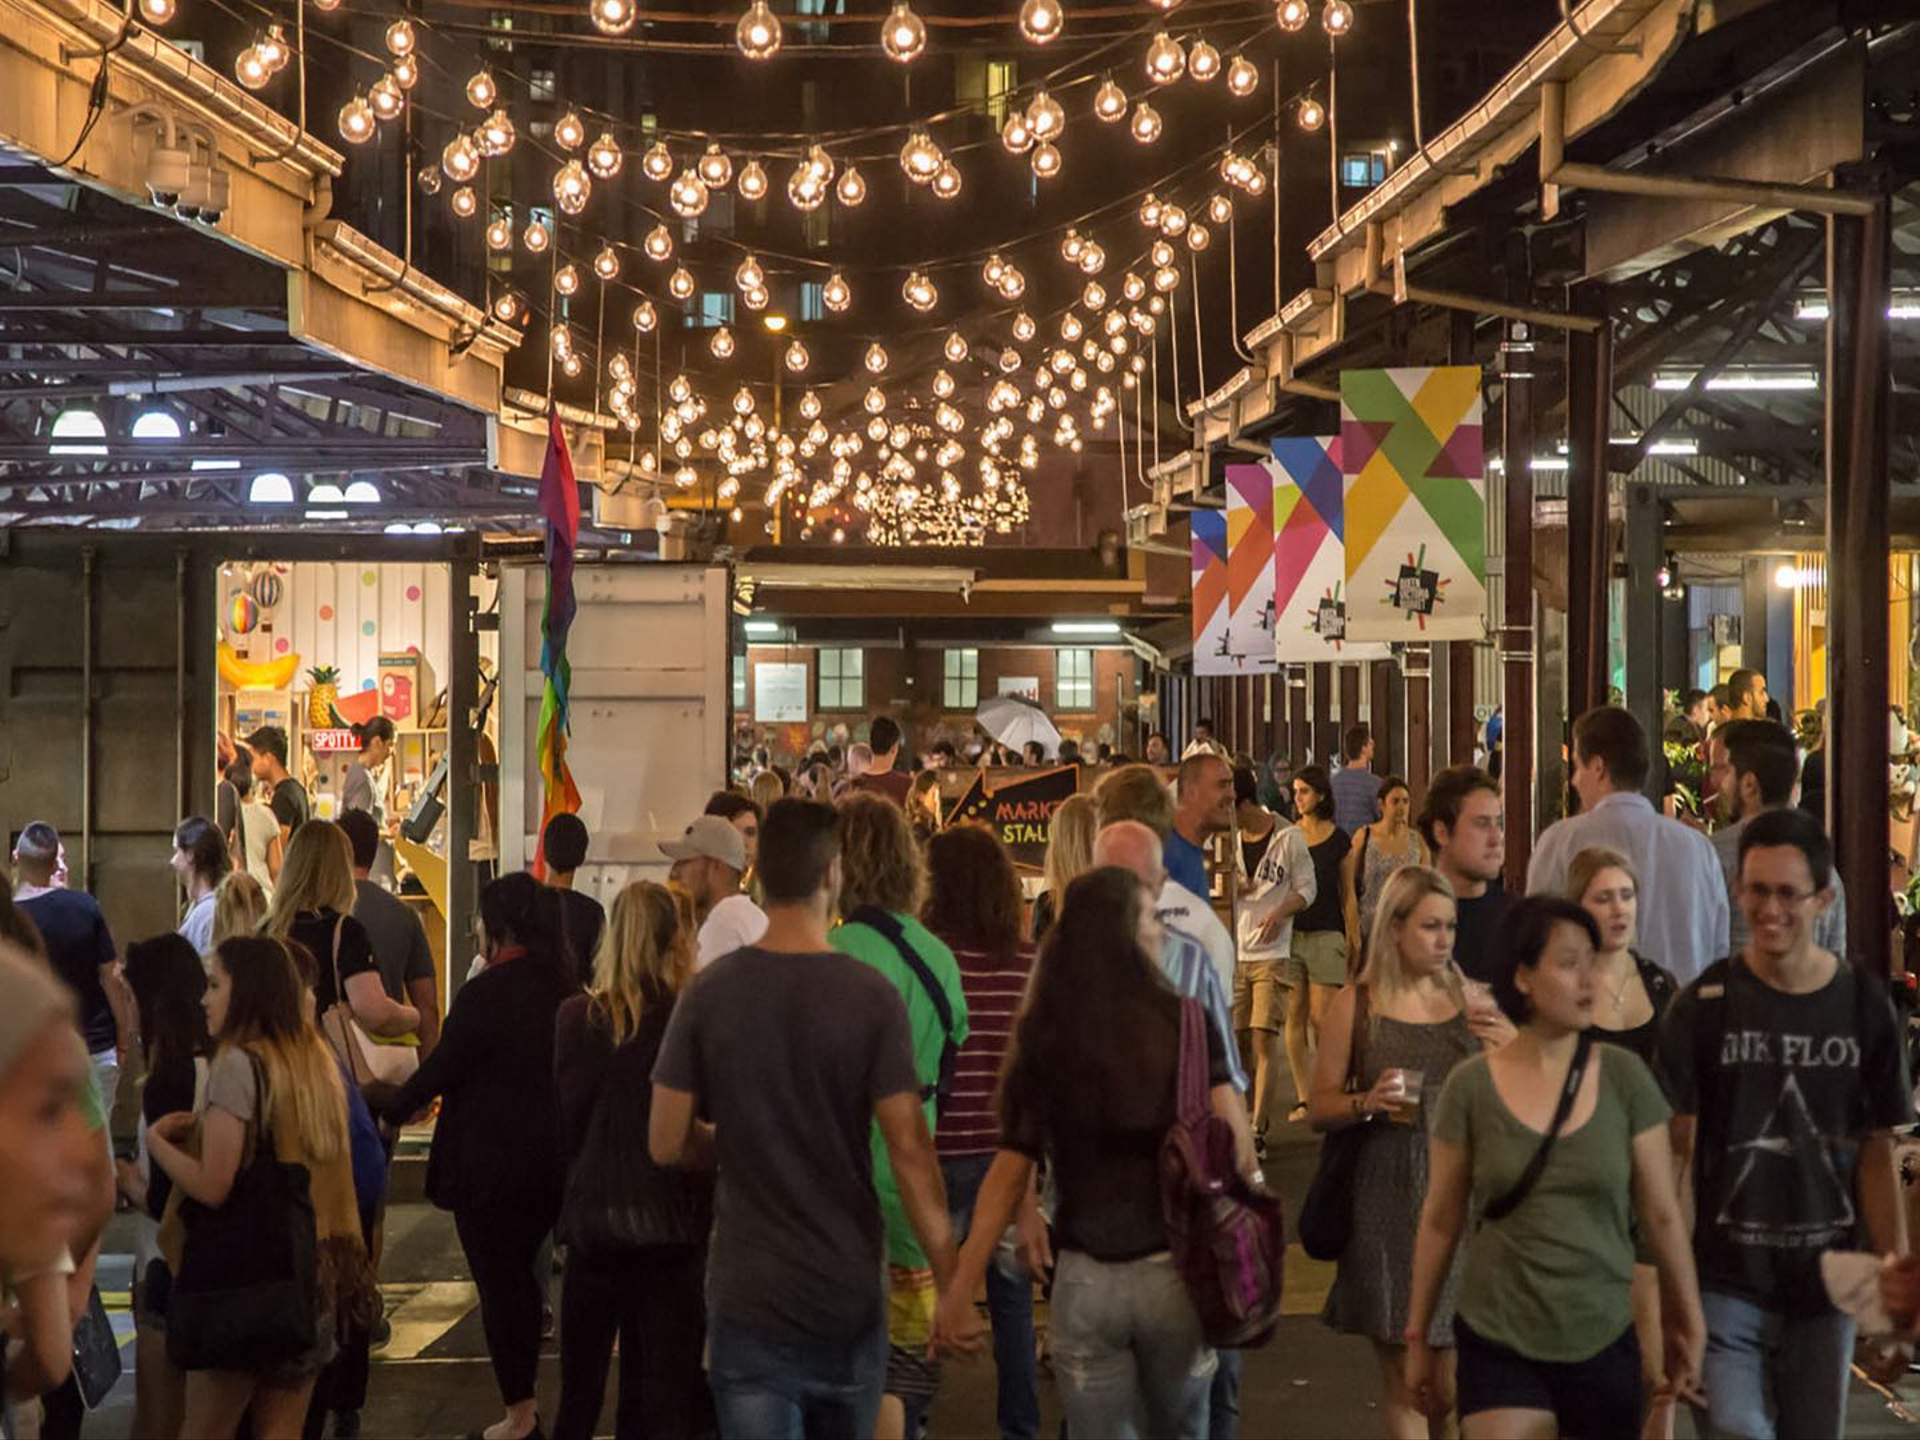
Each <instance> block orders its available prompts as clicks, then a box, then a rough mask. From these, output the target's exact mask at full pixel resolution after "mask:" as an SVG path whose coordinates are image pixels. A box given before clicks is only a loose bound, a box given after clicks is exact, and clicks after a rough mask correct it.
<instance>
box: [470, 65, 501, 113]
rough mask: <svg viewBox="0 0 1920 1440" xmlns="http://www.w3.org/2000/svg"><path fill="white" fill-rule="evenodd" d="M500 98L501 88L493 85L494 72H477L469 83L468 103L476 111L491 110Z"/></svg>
mask: <svg viewBox="0 0 1920 1440" xmlns="http://www.w3.org/2000/svg"><path fill="white" fill-rule="evenodd" d="M499 98H500V87H499V86H498V85H496V84H494V83H493V72H492V71H490V70H480V71H476V72H475V74H474V76H473V78H472V79H471V80H469V81H467V103H468V104H469V105H471V106H473V108H474V109H476V110H490V109H492V108H493V102H494V101H495V100H497V99H499Z"/></svg>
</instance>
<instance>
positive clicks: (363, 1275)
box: [147, 936, 375, 1440]
mask: <svg viewBox="0 0 1920 1440" xmlns="http://www.w3.org/2000/svg"><path fill="white" fill-rule="evenodd" d="M203 1004H204V1005H205V1007H206V1012H207V1028H208V1030H209V1031H210V1032H212V1034H213V1036H214V1038H215V1044H216V1047H217V1048H216V1049H215V1051H214V1056H213V1063H212V1066H211V1068H210V1070H209V1072H208V1076H207V1086H206V1094H205V1097H204V1099H203V1101H202V1104H201V1108H200V1110H199V1112H198V1113H197V1114H195V1113H189V1112H186V1111H177V1112H175V1113H174V1114H171V1115H166V1116H162V1117H161V1118H160V1119H159V1120H156V1121H155V1122H153V1124H152V1125H151V1126H150V1127H149V1128H148V1131H147V1153H148V1155H149V1156H150V1158H151V1159H152V1161H153V1163H154V1164H156V1165H158V1166H159V1167H160V1168H161V1169H162V1170H164V1171H165V1172H166V1174H167V1176H168V1178H169V1179H171V1180H172V1181H173V1185H174V1191H173V1195H172V1196H171V1197H170V1198H169V1200H168V1202H167V1211H166V1216H165V1219H164V1220H163V1221H162V1222H161V1227H160V1248H161V1252H162V1254H163V1255H164V1256H165V1258H166V1260H167V1263H168V1265H169V1266H170V1267H171V1268H172V1270H173V1273H174V1274H175V1275H179V1274H180V1273H181V1265H182V1262H183V1260H184V1258H185V1252H186V1248H187V1246H188V1245H189V1244H190V1243H191V1240H192V1236H191V1234H190V1232H189V1231H188V1229H187V1227H186V1225H185V1224H184V1222H183V1220H182V1217H181V1214H180V1207H181V1202H182V1200H183V1199H185V1200H193V1201H195V1202H197V1203H198V1204H200V1205H202V1206H205V1207H207V1208H209V1209H213V1210H217V1209H219V1208H220V1207H221V1206H223V1205H225V1204H226V1203H227V1200H228V1197H229V1196H230V1195H231V1193H232V1191H233V1185H234V1181H235V1178H236V1177H237V1176H238V1174H239V1171H240V1166H241V1163H242V1160H243V1158H244V1157H245V1156H246V1154H247V1153H248V1151H249V1149H250V1148H251V1147H252V1146H253V1145H254V1144H257V1143H258V1142H259V1141H260V1140H261V1139H262V1138H265V1137H266V1136H267V1135H270V1136H271V1138H272V1141H273V1151H274V1155H275V1157H276V1158H277V1159H278V1160H279V1162H280V1163H282V1164H287V1165H299V1166H302V1167H304V1168H305V1169H306V1171H307V1175H308V1177H309V1187H310V1191H309V1193H310V1194H311V1197H312V1201H313V1211H314V1238H315V1241H316V1255H317V1276H316V1279H317V1283H316V1286H315V1295H316V1317H315V1319H316V1325H315V1331H314V1333H315V1336H316V1340H315V1343H314V1345H313V1346H312V1347H311V1349H310V1350H308V1351H307V1352H306V1353H303V1354H300V1355H295V1356H289V1357H286V1358H285V1359H284V1360H282V1361H281V1362H279V1363H277V1364H276V1365H274V1366H273V1367H272V1368H271V1369H267V1370H243V1369H237V1368H234V1369H228V1368H220V1367H217V1366H216V1367H212V1368H201V1369H195V1370H191V1371H189V1372H188V1375H187V1399H186V1417H185V1420H184V1423H183V1425H182V1433H183V1434H187V1435H196V1436H210V1437H220V1436H229V1435H232V1434H233V1433H234V1431H235V1429H236V1428H237V1427H238V1425H239V1422H240V1417H241V1415H243V1414H244V1413H246V1411H247V1409H248V1407H249V1406H251V1407H252V1411H253V1423H254V1431H255V1433H256V1434H258V1435H260V1436H261V1437H262V1440H279V1437H283V1436H284V1437H294V1436H298V1435H299V1434H300V1433H301V1428H302V1426H303V1424H304V1423H305V1420H306V1413H307V1400H308V1397H309V1395H310V1394H311V1393H312V1390H313V1383H314V1380H315V1378H316V1377H317V1376H318V1375H319V1373H320V1371H321V1370H323V1369H324V1368H325V1367H326V1366H327V1364H328V1363H329V1362H330V1361H331V1360H332V1358H333V1355H334V1352H335V1349H336V1343H337V1335H338V1332H339V1329H340V1328H341V1327H342V1326H343V1325H345V1324H348V1323H358V1324H366V1323H370V1322H371V1319H372V1314H373V1306H374V1304H375V1291H374V1287H373V1275H372V1271H371V1269H370V1268H369V1267H368V1264H367V1252H366V1246H365V1244H364V1242H363V1240H362V1237H361V1232H360V1212H359V1205H358V1202H357V1200H356V1199H355V1196H354V1188H353V1160H352V1155H351V1152H350V1150H349V1146H348V1139H347V1104H346V1093H345V1091H344V1090H342V1088H341V1084H340V1071H339V1067H338V1066H337V1065H336V1064H335V1062H334V1059H333V1056H332V1055H331V1054H330V1053H328V1050H327V1047H326V1045H325V1044H324V1043H323V1042H322V1041H321V1039H320V1036H319V1034H318V1032H316V1031H315V1030H314V1028H313V1026H312V1024H311V1023H310V1022H309V1020H308V1018H307V1008H306V987H305V986H304V985H303V984H302V983H301V979H300V975H299V972H298V969H297V968H296V966H295V964H294V960H293V956H292V954H291V953H290V952H289V950H288V948H287V946H286V944H285V943H284V942H283V941H281V940H279V939H277V938H272V937H266V936H256V937H251V938H245V939H240V938H236V939H230V940H227V941H224V942H223V943H222V944H221V945H220V946H218V947H217V948H216V949H215V950H214V952H213V965H212V968H211V970H210V971H209V973H208V976H207V993H206V997H205V999H204V1001H203ZM263 1126H264V1128H263ZM195 1132H197V1134H198V1142H199V1143H198V1144H197V1146H194V1147H193V1149H194V1150H196V1151H197V1152H198V1153H197V1154H196V1153H189V1149H188V1148H187V1147H188V1144H189V1137H190V1136H191V1135H193V1134H194V1133H195Z"/></svg>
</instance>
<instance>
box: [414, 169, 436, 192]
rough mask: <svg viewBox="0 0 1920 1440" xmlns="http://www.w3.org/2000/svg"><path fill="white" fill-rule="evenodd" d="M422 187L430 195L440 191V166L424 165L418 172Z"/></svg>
mask: <svg viewBox="0 0 1920 1440" xmlns="http://www.w3.org/2000/svg"><path fill="white" fill-rule="evenodd" d="M418 179H419V181H420V188H421V189H422V190H424V191H425V192H426V193H427V194H429V195H438V194H439V193H440V184H441V181H440V170H439V167H438V166H434V165H422V166H421V167H420V169H419V172H418Z"/></svg>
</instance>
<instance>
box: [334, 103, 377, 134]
mask: <svg viewBox="0 0 1920 1440" xmlns="http://www.w3.org/2000/svg"><path fill="white" fill-rule="evenodd" d="M373 131H374V118H373V107H372V106H371V105H369V104H368V103H367V97H366V96H364V95H356V96H354V97H353V99H351V100H349V101H348V102H347V103H346V104H344V105H342V106H341V107H340V138H341V139H342V140H345V141H346V142H347V143H348V144H349V145H364V144H366V143H367V141H369V140H371V139H372V138H373Z"/></svg>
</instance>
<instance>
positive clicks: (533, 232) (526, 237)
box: [520, 220, 553, 255]
mask: <svg viewBox="0 0 1920 1440" xmlns="http://www.w3.org/2000/svg"><path fill="white" fill-rule="evenodd" d="M520 243H521V244H522V245H524V246H526V247H527V249H528V250H529V251H530V252H531V253H533V254H535V255H544V254H546V253H547V246H549V245H551V244H552V243H553V232H552V231H551V230H549V229H547V226H546V222H545V221H541V220H532V221H529V222H528V224H527V228H526V229H524V230H522V231H521V232H520Z"/></svg>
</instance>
